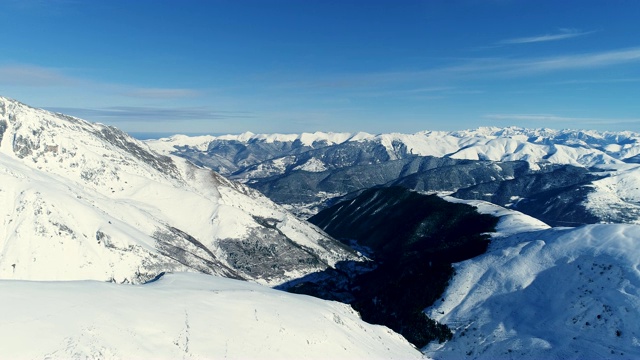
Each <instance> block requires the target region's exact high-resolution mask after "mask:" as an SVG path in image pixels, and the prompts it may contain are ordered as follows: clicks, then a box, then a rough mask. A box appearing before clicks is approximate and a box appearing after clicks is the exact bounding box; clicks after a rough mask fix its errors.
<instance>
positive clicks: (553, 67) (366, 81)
mask: <svg viewBox="0 0 640 360" xmlns="http://www.w3.org/2000/svg"><path fill="white" fill-rule="evenodd" d="M639 62H640V47H635V48H627V49H619V50H611V51H602V52H592V53H582V54H573V55H559V56H551V57H538V58H520V59H515V58H472V59H467V60H462V61H459V62H458V64H456V65H451V66H447V67H441V68H432V69H426V70H414V71H404V72H380V73H370V74H359V75H353V76H343V77H341V79H340V81H341V82H342V84H344V85H345V87H349V86H350V87H365V86H378V85H388V84H390V83H421V82H424V81H425V80H426V81H438V82H439V83H446V82H447V81H451V80H465V79H477V78H487V77H492V78H495V77H522V76H531V75H536V74H540V73H550V72H558V71H575V70H586V69H598V68H607V67H611V66H618V65H625V64H633V63H639ZM334 84H335V83H334V82H332V81H330V80H329V81H327V80H326V79H323V80H321V81H318V82H316V83H315V84H313V85H314V86H318V87H333V86H334Z"/></svg>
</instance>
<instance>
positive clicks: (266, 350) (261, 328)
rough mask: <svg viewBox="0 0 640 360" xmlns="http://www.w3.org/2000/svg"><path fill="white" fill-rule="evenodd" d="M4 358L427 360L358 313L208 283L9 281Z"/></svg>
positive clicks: (197, 279)
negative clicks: (131, 283) (360, 316)
mask: <svg viewBox="0 0 640 360" xmlns="http://www.w3.org/2000/svg"><path fill="white" fill-rule="evenodd" d="M0 292H1V293H2V296H1V297H0V308H2V309H5V310H6V309H11V310H10V311H3V315H2V321H1V322H0V337H1V338H2V339H5V340H7V341H3V345H2V346H0V358H2V359H34V358H42V359H48V358H52V359H71V358H73V359H79V358H82V359H85V358H86V359H94V358H99V359H183V358H194V359H218V358H231V359H420V358H422V355H421V354H420V352H418V351H417V350H416V349H415V348H413V347H412V346H411V345H410V344H409V343H408V342H407V341H406V340H405V339H404V338H402V337H401V336H400V335H397V334H395V333H393V332H392V331H390V330H389V329H387V328H386V327H383V326H376V325H370V324H367V323H365V322H363V321H362V320H360V318H359V317H358V315H357V314H356V313H355V312H354V311H353V310H352V309H351V308H350V307H349V306H348V305H344V304H341V303H337V302H329V301H323V300H319V299H316V298H312V297H308V296H300V295H293V294H287V293H284V292H281V291H276V290H272V289H269V288H266V287H262V286H259V285H254V284H250V283H246V282H241V281H236V280H230V279H224V278H219V277H213V276H204V275H199V274H186V273H180V274H168V275H165V276H164V277H162V278H160V279H159V280H157V281H155V282H152V283H149V284H145V285H117V284H109V283H101V282H93V281H73V282H31V281H6V280H0Z"/></svg>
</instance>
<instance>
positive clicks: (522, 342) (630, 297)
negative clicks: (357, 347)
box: [424, 219, 640, 359]
mask: <svg viewBox="0 0 640 360" xmlns="http://www.w3.org/2000/svg"><path fill="white" fill-rule="evenodd" d="M519 223H520V224H521V225H522V224H523V223H526V221H525V220H523V219H520V221H519ZM530 226H531V230H532V231H530V232H518V233H514V234H511V235H508V236H505V237H500V238H495V239H494V240H493V241H492V244H491V246H490V249H489V251H488V252H487V253H486V254H484V255H481V256H479V257H476V258H474V259H471V260H468V261H465V262H462V263H459V264H457V265H456V275H455V277H454V278H453V281H452V282H451V284H450V286H449V288H448V289H447V292H446V293H445V295H444V301H443V302H439V303H437V305H436V306H434V307H433V308H430V309H428V311H427V313H428V314H429V316H430V317H433V318H434V319H436V320H438V321H440V322H442V323H446V324H447V325H449V327H450V328H451V329H453V330H454V338H453V340H451V341H449V342H447V343H445V344H430V345H429V347H427V348H426V349H424V350H425V351H426V354H427V355H428V356H432V357H434V358H436V359H460V358H482V359H497V358H500V359H522V358H525V359H542V358H545V359H585V358H598V359H605V358H609V359H613V358H616V359H637V358H639V357H640V326H639V325H638V324H639V323H640V322H639V321H638V311H637V309H638V308H640V272H639V271H638V267H639V266H640V246H638V245H639V243H638V241H640V240H639V239H640V226H637V225H623V224H611V225H587V226H583V227H579V228H553V229H546V230H544V229H542V230H535V228H539V225H536V223H535V221H534V220H531V222H530ZM503 230H504V228H503Z"/></svg>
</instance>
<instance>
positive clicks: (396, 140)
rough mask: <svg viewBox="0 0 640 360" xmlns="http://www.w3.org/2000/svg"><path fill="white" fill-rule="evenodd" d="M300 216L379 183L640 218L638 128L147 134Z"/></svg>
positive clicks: (165, 149) (563, 213) (585, 217)
mask: <svg viewBox="0 0 640 360" xmlns="http://www.w3.org/2000/svg"><path fill="white" fill-rule="evenodd" d="M147 144H149V145H150V146H151V147H152V148H154V149H155V150H157V151H159V152H161V153H165V154H169V153H171V154H175V155H178V156H181V157H184V158H187V159H189V160H191V161H193V162H194V163H196V164H199V165H202V166H207V167H210V168H212V169H214V170H216V171H219V172H220V173H221V174H224V175H225V176H227V177H228V178H230V179H234V180H237V181H241V182H244V183H245V184H247V185H249V186H251V187H253V188H255V189H257V190H259V191H261V192H262V193H263V194H265V195H267V196H268V197H269V198H271V199H272V200H274V201H275V202H277V203H280V204H282V205H284V206H285V207H287V208H288V209H290V210H291V211H293V212H294V213H296V214H298V215H299V216H301V217H303V218H304V217H309V216H312V215H313V214H315V213H317V212H318V211H319V210H321V209H323V208H326V207H327V206H328V205H331V204H332V203H335V201H336V200H337V199H339V198H341V197H343V196H353V194H352V193H354V192H358V191H360V190H363V189H366V188H369V187H372V186H396V185H397V186H404V187H407V188H410V189H414V190H419V191H424V192H429V193H433V192H437V193H444V194H450V195H453V196H455V197H458V198H462V199H482V200H487V201H490V202H493V203H496V204H498V205H502V206H507V207H510V208H513V209H517V210H520V211H522V212H524V213H527V214H529V215H532V216H534V217H537V218H539V219H541V220H543V221H545V222H548V223H550V224H554V225H570V226H571V225H579V224H587V223H598V222H618V223H619V222H624V223H637V222H639V221H640V217H639V216H640V205H639V204H640V186H638V185H639V184H638V182H639V180H636V178H638V175H639V174H640V173H639V172H638V168H639V166H640V165H638V160H639V159H640V156H639V155H638V154H640V134H636V133H632V132H615V133H614V132H603V133H602V132H596V131H574V130H561V131H556V130H549V129H522V128H514V127H509V128H478V129H476V130H468V131H455V132H432V131H425V132H419V133H416V134H381V135H371V134H366V133H357V134H348V133H313V134H308V133H305V134H292V135H282V134H270V135H256V134H252V133H245V134H241V135H225V136H200V137H186V136H181V135H176V136H173V137H170V138H165V139H159V140H148V141H147Z"/></svg>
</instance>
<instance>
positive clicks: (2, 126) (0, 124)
mask: <svg viewBox="0 0 640 360" xmlns="http://www.w3.org/2000/svg"><path fill="white" fill-rule="evenodd" d="M2 109H4V104H2ZM0 110H1V109H0ZM2 115H4V114H2ZM5 131H7V122H6V121H4V120H0V145H2V138H3V136H4V132H5Z"/></svg>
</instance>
